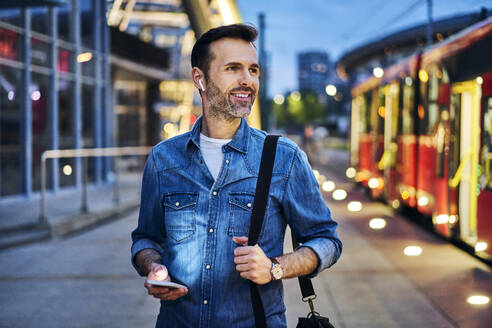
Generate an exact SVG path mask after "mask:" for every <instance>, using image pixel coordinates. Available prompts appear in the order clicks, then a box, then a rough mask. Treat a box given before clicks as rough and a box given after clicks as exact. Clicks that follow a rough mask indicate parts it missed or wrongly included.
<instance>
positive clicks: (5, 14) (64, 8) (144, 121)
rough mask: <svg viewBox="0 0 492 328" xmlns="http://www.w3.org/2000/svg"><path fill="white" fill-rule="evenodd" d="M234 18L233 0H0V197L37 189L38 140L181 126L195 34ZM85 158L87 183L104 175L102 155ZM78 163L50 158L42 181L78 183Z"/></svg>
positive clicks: (148, 134) (190, 93) (70, 145)
mask: <svg viewBox="0 0 492 328" xmlns="http://www.w3.org/2000/svg"><path fill="white" fill-rule="evenodd" d="M240 20H241V18H240V16H239V13H238V12H237V7H236V5H235V2H234V1H233V0H220V1H217V0H212V1H206V0H198V1H195V0H155V1H114V2H113V1H100V0H39V1H32V0H19V1H2V2H0V201H4V200H7V199H9V198H12V197H14V198H15V197H32V196H33V195H34V194H36V193H37V192H38V191H39V190H40V188H41V155H42V153H43V152H44V151H46V150H52V149H54V150H56V149H80V148H104V147H123V146H151V145H153V144H155V143H157V142H158V141H160V140H162V139H165V138H168V137H171V136H173V135H176V134H177V133H182V132H185V131H187V130H188V129H189V128H190V126H191V125H192V124H193V123H194V120H195V119H196V117H197V116H199V115H200V114H201V113H200V107H201V106H200V102H199V97H198V96H197V92H196V90H195V88H194V87H193V84H192V82H191V78H190V74H189V72H190V68H191V67H190V64H189V62H190V54H191V48H192V46H193V44H194V41H195V37H196V35H201V34H202V33H204V32H205V31H206V30H208V29H209V28H211V27H214V26H218V25H223V24H230V23H234V22H239V21H240ZM256 113H257V114H256V116H257V117H259V109H258V108H257V110H256ZM256 116H255V115H253V119H252V122H251V123H252V124H253V125H256V126H258V127H259V119H256V118H255V117H256ZM87 166H88V168H87V173H88V181H89V182H90V183H94V184H96V185H97V184H104V183H111V181H112V177H113V166H114V163H113V160H112V159H110V158H101V157H95V158H90V159H89V160H88V165H87ZM85 169H86V168H85V167H83V162H82V160H81V159H80V158H76V159H67V158H60V159H53V160H51V159H50V160H48V162H47V185H46V187H47V189H48V190H49V191H52V192H55V193H56V192H57V191H58V190H60V189H61V188H80V187H81V186H82V184H83V177H84V174H85V173H84V170H85Z"/></svg>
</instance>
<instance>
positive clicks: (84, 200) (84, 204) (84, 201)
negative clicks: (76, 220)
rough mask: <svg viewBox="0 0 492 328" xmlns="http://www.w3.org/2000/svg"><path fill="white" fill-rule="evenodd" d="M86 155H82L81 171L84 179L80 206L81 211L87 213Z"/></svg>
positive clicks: (87, 167)
mask: <svg viewBox="0 0 492 328" xmlns="http://www.w3.org/2000/svg"><path fill="white" fill-rule="evenodd" d="M88 158H89V157H87V156H85V157H84V161H83V165H82V172H83V173H84V180H83V186H82V206H81V208H80V210H81V212H82V213H87V212H88V211H89V207H88V206H87V182H88V181H87V180H88V171H89V165H88V163H89V161H88Z"/></svg>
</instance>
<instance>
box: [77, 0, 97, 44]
mask: <svg viewBox="0 0 492 328" xmlns="http://www.w3.org/2000/svg"><path fill="white" fill-rule="evenodd" d="M92 8H93V1H92V0H89V1H82V3H81V4H80V15H81V16H80V23H81V25H82V26H81V32H82V36H81V37H82V47H85V48H91V49H92V48H94V47H93V43H94V33H93V31H94V29H93V25H94V19H95V17H94V12H93V10H92Z"/></svg>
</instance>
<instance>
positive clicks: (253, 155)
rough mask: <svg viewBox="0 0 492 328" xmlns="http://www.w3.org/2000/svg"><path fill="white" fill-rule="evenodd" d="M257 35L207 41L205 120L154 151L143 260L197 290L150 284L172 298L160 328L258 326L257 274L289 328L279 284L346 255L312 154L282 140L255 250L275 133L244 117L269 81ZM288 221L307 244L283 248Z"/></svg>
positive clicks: (147, 269)
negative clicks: (254, 221)
mask: <svg viewBox="0 0 492 328" xmlns="http://www.w3.org/2000/svg"><path fill="white" fill-rule="evenodd" d="M256 36H257V31H256V29H254V28H253V27H251V26H247V25H242V24H235V25H229V26H222V27H219V28H216V29H212V30H210V31H208V32H207V33H205V34H204V35H203V36H202V37H200V39H199V40H198V41H197V42H196V44H195V46H194V48H193V51H192V56H191V64H192V78H193V83H194V85H195V86H196V87H197V88H198V90H199V92H200V95H201V97H202V107H203V115H202V117H201V118H200V119H198V121H197V122H196V123H195V125H194V126H193V128H192V130H191V131H190V132H188V133H185V134H183V135H180V136H177V137H175V138H172V139H169V140H166V141H163V142H161V143H159V144H158V145H157V146H155V147H154V148H153V150H152V152H151V153H150V155H149V157H148V160H147V163H146V166H145V170H144V175H143V182H142V201H141V206H140V214H139V222H138V227H137V228H136V229H135V231H133V233H132V239H133V246H132V261H133V264H134V265H135V268H136V269H137V271H138V272H139V273H140V274H141V275H142V276H147V278H148V279H150V280H167V281H173V282H178V283H181V284H183V285H185V286H187V288H180V289H170V288H164V287H156V286H152V285H149V284H148V283H145V288H147V290H148V293H149V295H152V296H153V297H155V298H158V299H160V300H161V309H160V313H159V316H158V318H157V325H156V326H157V327H254V316H253V310H252V305H251V298H250V291H249V284H248V281H247V280H252V281H254V282H255V283H257V284H258V285H260V286H259V290H260V294H261V298H262V301H263V305H264V309H265V314H266V317H267V321H268V325H269V327H285V326H286V319H285V305H284V303H283V289H282V283H281V281H280V280H281V279H285V278H292V277H297V276H300V275H310V276H311V277H312V276H315V275H316V274H318V273H319V272H320V271H322V270H324V269H325V268H327V267H329V266H331V265H332V264H333V263H335V262H336V260H337V259H338V257H339V256H340V253H341V250H342V244H341V242H340V240H339V238H338V236H337V234H336V231H335V229H336V226H337V223H336V222H335V221H333V220H332V219H331V216H330V211H329V210H328V208H327V207H326V205H325V204H324V202H323V200H322V197H321V194H320V192H319V186H318V184H317V182H316V179H315V178H314V175H313V173H312V170H311V168H310V167H309V165H308V163H307V160H306V156H305V154H304V153H303V152H302V151H301V150H300V149H299V147H298V146H297V145H296V144H294V143H293V142H291V141H290V140H288V139H285V138H280V139H279V142H278V147H277V153H276V160H275V166H274V169H273V177H272V182H271V186H270V194H269V201H268V206H267V210H266V215H265V219H264V222H263V228H262V230H261V233H260V237H259V241H258V245H256V246H247V240H248V238H247V236H248V230H249V222H250V216H251V209H252V204H253V199H254V194H255V188H256V180H257V177H258V169H259V165H260V158H261V152H262V148H263V141H264V139H265V136H266V133H265V132H262V131H259V130H256V129H253V128H250V127H249V126H248V124H247V123H246V120H245V119H244V117H246V116H247V115H248V114H249V113H250V111H251V106H252V105H253V102H254V100H255V97H256V95H257V93H258V88H259V79H258V78H259V74H260V68H259V66H258V59H257V55H256V49H255V47H254V45H253V44H252V42H253V41H254V40H255V39H256ZM287 224H289V225H290V227H291V229H292V230H293V232H294V233H295V235H296V237H297V239H298V240H299V242H301V243H303V244H302V246H301V247H300V248H298V249H297V250H296V251H295V252H294V253H291V254H286V255H282V254H283V240H284V234H285V228H286V225H287ZM272 272H274V273H275V275H273V274H272Z"/></svg>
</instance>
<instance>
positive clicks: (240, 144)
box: [186, 116, 250, 153]
mask: <svg viewBox="0 0 492 328" xmlns="http://www.w3.org/2000/svg"><path fill="white" fill-rule="evenodd" d="M249 129H250V127H249V125H248V122H246V119H244V118H241V124H240V125H239V128H238V129H237V131H236V134H235V135H234V137H232V140H231V142H229V143H228V144H227V145H228V146H229V147H231V148H233V149H235V150H237V151H239V152H241V153H247V152H248V144H249V134H250V131H249ZM201 130H202V116H200V117H199V118H198V120H197V121H196V122H195V124H194V125H193V127H192V128H191V132H190V138H189V139H188V142H187V143H186V149H188V147H189V145H190V144H191V143H194V144H195V146H196V147H198V148H200V131H201Z"/></svg>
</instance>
